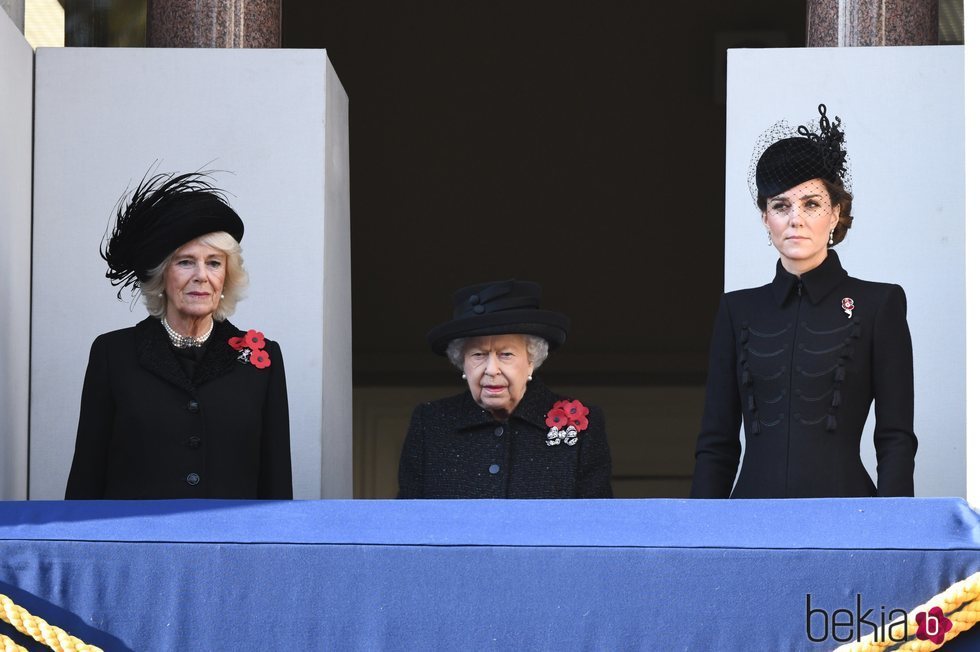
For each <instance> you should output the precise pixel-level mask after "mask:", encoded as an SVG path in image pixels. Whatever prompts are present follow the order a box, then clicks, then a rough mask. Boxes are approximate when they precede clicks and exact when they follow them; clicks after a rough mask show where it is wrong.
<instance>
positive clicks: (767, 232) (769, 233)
mask: <svg viewBox="0 0 980 652" xmlns="http://www.w3.org/2000/svg"><path fill="white" fill-rule="evenodd" d="M766 238H767V239H768V240H769V246H770V247H771V246H772V231H766Z"/></svg>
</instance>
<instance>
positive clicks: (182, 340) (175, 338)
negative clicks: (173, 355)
mask: <svg viewBox="0 0 980 652" xmlns="http://www.w3.org/2000/svg"><path fill="white" fill-rule="evenodd" d="M160 321H162V322H163V328H164V330H166V331H167V335H169V336H170V343H171V344H173V345H174V346H176V347H177V348H178V349H188V348H190V347H192V346H204V343H205V342H207V341H208V338H209V337H211V331H212V330H214V319H212V320H211V326H209V327H208V332H207V333H205V334H204V335H199V336H198V337H188V336H186V335H181V334H180V333H178V332H177V331H175V330H174V328H173V326H171V325H170V324H169V323H168V322H167V318H166V317H164V318H163V319H161V320H160Z"/></svg>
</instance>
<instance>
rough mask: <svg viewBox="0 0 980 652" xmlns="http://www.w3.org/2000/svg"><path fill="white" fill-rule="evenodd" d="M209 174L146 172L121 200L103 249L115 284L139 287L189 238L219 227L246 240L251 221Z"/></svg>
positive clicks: (110, 278)
mask: <svg viewBox="0 0 980 652" xmlns="http://www.w3.org/2000/svg"><path fill="white" fill-rule="evenodd" d="M209 178H210V177H208V175H207V174H204V173H200V172H192V173H189V174H181V175H173V174H157V175H154V176H152V177H149V178H147V177H144V178H143V180H142V181H141V182H140V183H139V185H137V186H136V189H135V190H134V191H133V193H132V195H131V196H130V197H129V200H128V201H125V199H124V200H122V201H120V205H119V208H118V209H117V211H116V224H115V226H114V227H113V229H112V233H111V235H110V236H109V239H108V242H107V243H106V244H105V245H104V247H103V248H102V249H101V250H100V251H99V253H100V254H101V255H102V258H103V259H104V260H105V261H106V263H108V265H109V269H108V270H107V271H106V273H105V275H106V278H108V279H109V280H110V282H111V283H112V284H113V285H121V286H122V287H120V289H119V292H120V295H121V294H122V289H123V288H125V287H126V286H128V285H132V286H133V287H134V288H137V287H139V285H140V283H141V282H146V281H147V280H148V278H149V272H150V270H152V269H153V268H154V267H156V266H157V265H159V264H160V263H162V262H163V261H164V259H166V257H167V256H169V255H170V254H171V253H173V252H174V251H175V250H177V249H179V248H180V247H181V246H183V245H184V244H186V243H188V242H190V241H191V240H193V239H194V238H198V237H200V236H202V235H205V234H207V233H213V232H215V231H225V232H227V233H228V234H230V235H231V236H232V237H233V238H235V240H237V241H238V242H241V240H242V236H243V235H244V234H245V225H244V224H243V223H242V220H241V218H240V217H238V213H236V212H235V211H234V210H233V209H232V208H231V206H229V205H228V203H227V202H226V201H225V198H224V194H223V193H222V191H221V190H219V189H217V188H215V187H214V186H213V185H211V183H210V182H209Z"/></svg>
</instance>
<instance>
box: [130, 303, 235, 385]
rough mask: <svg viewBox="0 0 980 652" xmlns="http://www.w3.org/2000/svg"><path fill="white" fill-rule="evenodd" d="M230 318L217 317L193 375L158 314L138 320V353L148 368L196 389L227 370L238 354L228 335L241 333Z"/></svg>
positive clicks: (166, 378)
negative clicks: (172, 345) (180, 359)
mask: <svg viewBox="0 0 980 652" xmlns="http://www.w3.org/2000/svg"><path fill="white" fill-rule="evenodd" d="M241 334H242V331H240V330H238V329H237V328H236V327H235V326H234V325H233V324H232V323H231V322H228V321H216V322H215V323H214V330H213V331H211V338H210V339H209V340H208V343H207V345H206V347H205V350H204V355H203V356H202V358H201V361H200V362H199V363H198V365H197V370H196V371H195V373H194V378H193V379H191V378H188V377H187V374H185V373H184V370H183V369H182V368H181V366H180V363H179V362H178V361H177V357H176V356H175V355H174V353H173V350H171V348H170V338H168V337H167V332H166V331H165V330H164V329H163V324H161V323H160V320H159V319H157V318H156V317H147V318H146V319H144V320H143V321H141V322H140V323H138V324H136V342H137V343H136V347H137V357H138V359H139V362H140V364H141V365H142V366H143V367H144V368H146V369H147V370H148V371H151V372H152V373H154V374H156V375H157V376H160V377H161V378H163V379H164V380H166V381H168V382H170V383H173V384H174V385H176V386H178V387H180V388H182V389H186V390H187V391H189V392H194V390H195V389H196V388H197V387H200V386H201V385H203V384H204V383H206V382H208V381H209V380H212V379H214V378H217V377H218V376H221V375H223V374H226V373H228V372H229V371H231V369H232V368H233V366H232V365H233V364H234V363H235V361H236V359H237V358H238V351H236V350H235V349H233V348H232V347H231V346H229V345H228V339H229V338H232V337H236V336H240V335H241Z"/></svg>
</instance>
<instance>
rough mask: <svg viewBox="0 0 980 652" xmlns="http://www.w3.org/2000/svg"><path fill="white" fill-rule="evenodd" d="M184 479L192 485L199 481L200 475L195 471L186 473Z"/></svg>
mask: <svg viewBox="0 0 980 652" xmlns="http://www.w3.org/2000/svg"><path fill="white" fill-rule="evenodd" d="M184 479H185V480H186V481H187V484H189V485H190V486H192V487H193V486H194V485H196V484H197V483H199V482H200V481H201V476H199V475H198V474H196V473H188V474H187V477H186V478H184Z"/></svg>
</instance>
